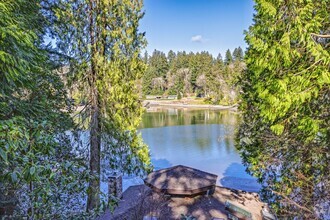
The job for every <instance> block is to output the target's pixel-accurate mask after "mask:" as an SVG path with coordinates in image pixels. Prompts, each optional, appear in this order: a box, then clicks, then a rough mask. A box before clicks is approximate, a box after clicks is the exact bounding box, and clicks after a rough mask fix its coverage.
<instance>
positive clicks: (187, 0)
mask: <svg viewBox="0 0 330 220" xmlns="http://www.w3.org/2000/svg"><path fill="white" fill-rule="evenodd" d="M144 10H145V16H144V18H143V19H142V21H141V23H140V30H141V31H145V32H146V38H147V41H148V46H147V48H146V49H147V51H148V53H149V54H151V53H152V51H153V50H154V49H157V50H160V51H164V52H166V53H167V52H168V51H169V50H170V49H172V50H173V51H175V52H176V51H182V50H185V51H187V52H190V51H193V52H197V51H209V52H210V53H212V54H213V55H214V56H216V55H217V54H218V53H219V52H221V54H222V56H224V54H225V51H226V50H227V49H230V50H233V49H234V48H235V47H238V46H241V47H242V48H243V49H245V48H246V43H245V42H244V34H243V31H244V30H247V29H248V27H249V26H250V25H251V24H252V16H253V0H144Z"/></svg>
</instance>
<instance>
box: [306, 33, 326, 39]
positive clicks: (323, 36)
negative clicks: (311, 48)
mask: <svg viewBox="0 0 330 220" xmlns="http://www.w3.org/2000/svg"><path fill="white" fill-rule="evenodd" d="M311 36H314V37H319V38H330V34H315V33H311Z"/></svg>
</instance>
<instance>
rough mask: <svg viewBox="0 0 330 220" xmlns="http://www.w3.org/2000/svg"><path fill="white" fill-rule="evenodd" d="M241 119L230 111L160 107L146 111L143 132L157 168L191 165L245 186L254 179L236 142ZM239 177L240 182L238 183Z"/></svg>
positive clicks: (142, 124)
mask: <svg viewBox="0 0 330 220" xmlns="http://www.w3.org/2000/svg"><path fill="white" fill-rule="evenodd" d="M238 120H239V115H238V114H237V113H235V112H230V111H220V110H208V109H202V110H192V109H170V108H169V109H163V108H159V109H153V111H152V112H151V111H149V112H146V113H145V114H144V116H143V119H142V123H141V125H140V132H141V133H142V137H143V139H144V141H145V142H146V143H147V144H148V145H149V147H150V152H151V156H152V163H153V165H154V166H155V168H156V169H161V168H166V167H170V166H174V165H179V164H182V165H186V166H191V167H194V168H197V169H201V170H204V171H207V172H211V173H214V174H217V175H218V176H219V180H218V184H222V185H224V186H227V187H230V186H229V185H232V188H241V189H244V184H245V183H248V184H251V183H252V182H253V183H252V184H255V181H254V180H253V178H252V177H251V176H250V175H248V174H247V173H246V172H245V168H244V166H243V165H242V163H241V158H240V156H239V154H238V152H237V150H236V148H235V146H234V133H235V129H236V128H237V126H238ZM236 180H238V181H239V182H240V183H239V184H238V185H237V186H236V187H235V182H236ZM243 180H244V181H243ZM248 180H251V181H252V182H251V181H248ZM242 182H243V183H242ZM255 188H256V187H255ZM255 188H254V189H255ZM245 189H247V190H248V189H249V188H248V186H247V187H245Z"/></svg>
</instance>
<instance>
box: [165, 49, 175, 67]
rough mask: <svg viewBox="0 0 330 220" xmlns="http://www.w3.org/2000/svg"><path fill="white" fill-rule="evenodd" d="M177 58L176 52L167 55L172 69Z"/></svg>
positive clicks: (171, 51)
mask: <svg viewBox="0 0 330 220" xmlns="http://www.w3.org/2000/svg"><path fill="white" fill-rule="evenodd" d="M175 58H176V54H175V52H174V51H173V50H170V51H169V52H168V54H167V61H168V64H169V66H170V67H172V65H173V63H174V60H175Z"/></svg>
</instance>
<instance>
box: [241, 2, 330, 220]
mask: <svg viewBox="0 0 330 220" xmlns="http://www.w3.org/2000/svg"><path fill="white" fill-rule="evenodd" d="M329 3H330V2H329V1H328V0H324V1H323V0H317V1H290V2H288V1H279V0H276V1H269V0H268V1H266V0H259V1H256V6H255V8H256V12H257V13H256V15H255V16H254V22H255V23H254V25H253V26H251V27H250V29H249V31H248V32H246V41H247V42H248V44H249V48H248V51H247V54H246V57H245V61H246V63H247V67H248V71H247V72H246V73H245V74H244V75H243V77H242V78H241V80H240V83H241V84H242V90H243V93H242V99H243V103H242V110H243V112H244V114H243V118H244V120H243V121H244V123H243V124H242V125H241V127H240V132H239V135H238V138H239V149H240V151H241V153H242V156H243V160H244V162H245V164H246V165H247V166H248V169H249V171H250V172H251V173H252V174H253V175H255V176H256V177H258V178H259V180H260V181H262V183H263V184H264V190H263V195H264V197H265V199H266V200H267V201H268V202H269V203H271V204H272V207H273V208H274V210H275V211H276V212H277V214H278V215H279V216H281V218H285V217H290V218H293V217H294V216H295V217H298V218H304V219H318V218H319V219H322V218H323V217H322V215H323V214H325V210H324V209H323V208H322V207H323V206H324V207H329V206H330V204H329V201H330V199H329V195H330V193H329V189H330V183H329V181H330V178H329V174H328V171H327V170H329V168H330V167H329V164H330V158H329V155H327V154H326V153H325V152H329V142H330V136H329V134H330V133H329V128H330V126H329V125H330V124H329V123H330V121H329V118H330V117H329V115H328V113H329V111H330V110H329V106H330V102H329V98H328V97H329V92H330V89H329V85H330V84H329V81H328V77H329V76H330V72H329V65H330V55H329V50H328V46H327V44H326V43H327V40H316V39H314V38H313V37H312V36H311V34H312V33H328V32H329V27H330V26H329V19H328V18H329V15H330V14H329V11H330V8H329V5H330V4H329Z"/></svg>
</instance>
